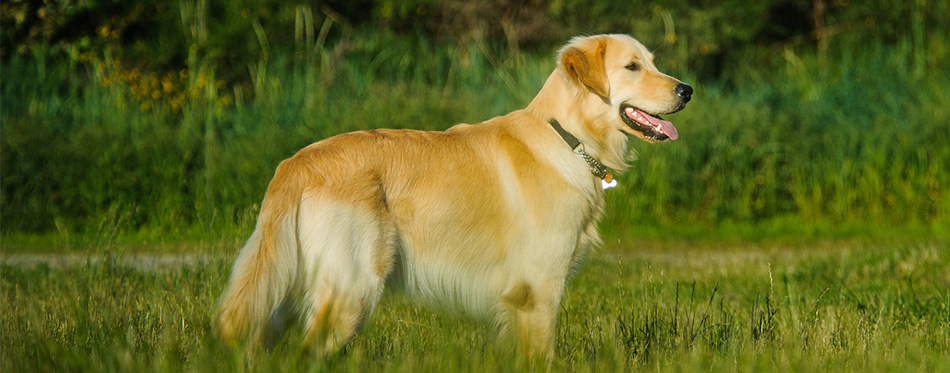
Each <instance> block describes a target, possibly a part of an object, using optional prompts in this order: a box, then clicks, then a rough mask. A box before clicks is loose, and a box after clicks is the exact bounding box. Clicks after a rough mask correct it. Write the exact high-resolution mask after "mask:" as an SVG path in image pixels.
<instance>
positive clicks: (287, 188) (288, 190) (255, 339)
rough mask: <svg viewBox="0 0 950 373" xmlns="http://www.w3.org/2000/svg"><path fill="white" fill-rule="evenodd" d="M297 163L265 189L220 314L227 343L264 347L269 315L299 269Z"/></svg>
mask: <svg viewBox="0 0 950 373" xmlns="http://www.w3.org/2000/svg"><path fill="white" fill-rule="evenodd" d="M299 172H300V169H299V168H295V167H294V166H293V159H290V160H287V161H284V162H283V163H281V165H280V166H279V167H278V168H277V172H276V174H275V175H274V179H273V180H271V182H270V185H269V186H268V187H267V193H266V195H265V196H264V202H263V203H262V205H261V213H260V216H259V217H258V220H257V227H256V228H255V229H254V233H253V234H252V235H251V238H250V239H248V241H247V243H246V244H245V245H244V248H243V249H242V250H241V254H240V255H239V256H238V259H237V261H236V262H235V263H234V268H233V270H232V272H231V278H230V280H228V285H227V288H226V289H225V291H224V294H223V295H222V297H221V299H220V301H219V303H218V311H217V314H216V320H217V325H216V326H217V327H216V330H215V331H216V333H217V335H218V337H219V338H221V339H222V340H224V341H226V342H230V341H233V340H234V339H236V338H242V337H250V341H249V342H250V343H252V344H256V343H259V342H261V340H262V338H263V337H264V334H265V331H266V328H267V324H268V322H269V320H270V317H271V315H272V314H273V313H274V311H275V310H276V309H277V307H278V306H280V303H281V302H282V301H283V299H284V297H285V296H286V295H287V292H288V290H289V289H290V286H291V283H292V282H293V279H294V276H295V272H296V267H297V263H296V261H297V232H296V228H297V210H298V208H299V206H300V198H301V194H302V192H303V187H304V177H303V175H300V174H299Z"/></svg>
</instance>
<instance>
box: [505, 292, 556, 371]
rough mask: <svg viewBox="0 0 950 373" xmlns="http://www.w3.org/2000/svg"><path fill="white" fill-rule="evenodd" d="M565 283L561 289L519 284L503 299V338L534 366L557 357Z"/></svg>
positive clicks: (506, 293)
mask: <svg viewBox="0 0 950 373" xmlns="http://www.w3.org/2000/svg"><path fill="white" fill-rule="evenodd" d="M562 288H563V281H561V282H560V283H559V284H558V286H553V287H552V286H537V285H535V286H532V285H529V284H528V283H527V282H519V283H517V284H515V285H514V286H512V287H510V288H509V289H508V290H507V291H506V292H505V293H504V295H503V296H502V299H501V303H502V309H503V311H502V312H501V315H499V316H500V320H498V321H499V326H500V329H499V336H500V338H501V339H502V340H506V341H508V343H516V344H517V345H518V348H519V350H520V351H521V353H522V354H523V356H525V357H526V358H528V360H529V362H530V363H531V365H535V363H536V362H538V361H542V362H545V363H546V362H549V361H550V360H551V359H552V358H553V357H554V335H555V328H556V323H557V307H558V304H559V303H560V300H561V293H562Z"/></svg>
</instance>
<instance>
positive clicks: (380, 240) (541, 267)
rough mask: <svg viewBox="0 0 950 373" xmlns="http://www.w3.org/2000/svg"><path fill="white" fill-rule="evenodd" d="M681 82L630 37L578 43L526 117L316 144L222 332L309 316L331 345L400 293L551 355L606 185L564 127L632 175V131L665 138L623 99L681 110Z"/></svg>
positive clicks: (244, 261)
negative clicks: (640, 124) (627, 111)
mask: <svg viewBox="0 0 950 373" xmlns="http://www.w3.org/2000/svg"><path fill="white" fill-rule="evenodd" d="M631 63H636V65H631ZM631 66H633V67H631ZM680 84H681V82H679V81H678V80H676V79H674V78H671V77H669V76H667V75H665V74H662V73H660V72H659V71H657V69H656V68H655V67H654V66H653V62H652V55H651V54H650V53H649V51H647V49H646V48H645V47H643V45H641V44H640V43H639V42H637V41H636V40H635V39H633V38H631V37H629V36H626V35H598V36H590V37H578V38H575V39H573V40H572V41H571V42H570V43H569V44H568V45H567V46H565V47H564V48H563V49H562V50H561V51H560V53H559V56H558V66H557V68H556V70H555V71H554V72H553V73H552V74H551V76H550V77H549V78H548V79H547V81H546V82H545V84H544V86H543V88H542V89H541V91H540V93H538V95H537V97H536V98H535V99H534V100H533V101H532V102H531V103H530V104H529V105H528V107H527V108H525V109H523V110H518V111H515V112H512V113H510V114H507V115H504V116H500V117H496V118H493V119H490V120H488V121H486V122H484V123H480V124H477V125H466V124H460V125H456V126H454V127H452V128H450V129H448V130H446V131H445V132H422V131H413V130H388V129H381V130H374V131H359V132H353V133H347V134H342V135H338V136H334V137H331V138H328V139H325V140H322V141H320V142H317V143H315V144H312V145H310V146H308V147H306V148H304V149H302V150H301V151H300V152H298V153H297V154H296V155H294V156H293V157H291V158H290V159H287V160H285V161H284V162H282V163H281V164H280V166H279V167H278V168H277V172H276V174H275V175H274V178H273V180H272V181H271V183H270V185H269V186H268V189H267V193H266V195H265V197H264V202H263V205H262V208H261V213H260V217H259V220H258V223H257V228H256V229H255V231H254V233H253V234H252V235H251V237H250V239H249V240H248V242H247V244H246V245H245V246H244V249H243V250H242V251H241V254H240V256H239V257H238V259H237V261H236V263H235V264H234V269H233V272H232V274H231V278H230V281H229V283H228V286H227V289H226V290H225V291H224V294H223V295H222V298H221V300H220V305H219V309H218V313H217V324H216V331H217V333H218V335H219V336H220V337H221V338H223V339H225V340H231V339H234V338H249V339H250V343H252V344H256V343H260V342H262V341H263V340H264V339H266V338H268V336H272V335H274V334H275V333H276V332H278V331H279V329H280V328H282V327H283V324H284V320H294V319H296V320H298V321H299V322H300V323H301V324H302V325H303V327H304V328H305V330H306V334H305V340H304V343H306V344H307V345H308V346H310V347H312V348H314V349H315V350H316V351H317V352H319V353H322V354H327V353H332V352H334V351H337V350H338V349H339V348H340V347H341V346H342V345H344V344H345V343H346V342H347V341H349V340H350V339H351V338H352V336H353V335H354V333H355V332H356V331H357V330H358V329H359V327H360V325H361V324H362V323H363V322H364V321H365V320H366V319H367V318H368V316H369V315H370V314H371V313H372V311H373V308H374V307H375V306H376V304H377V302H378V300H379V298H380V295H381V294H382V292H383V289H384V287H388V288H391V289H398V290H401V291H402V292H403V293H405V294H406V295H407V296H408V297H410V298H411V299H415V300H418V301H421V302H423V303H427V304H433V305H439V306H443V307H448V308H450V309H454V310H459V311H461V312H465V313H468V314H471V315H475V316H480V317H484V318H487V319H489V320H492V321H493V322H494V325H495V326H496V328H497V330H498V332H499V334H500V335H501V337H502V339H506V340H511V341H515V342H517V343H519V345H520V346H521V348H522V350H523V351H524V352H525V353H526V354H528V355H531V356H533V355H535V354H539V355H543V356H548V357H550V356H552V355H553V349H554V329H555V323H556V320H557V310H558V304H559V302H560V300H561V295H562V293H563V292H564V288H565V283H566V280H567V278H568V275H569V274H570V273H571V271H572V270H573V269H574V268H575V267H576V266H577V264H578V263H579V261H580V259H581V258H582V257H583V256H584V254H585V253H586V252H587V251H588V250H589V248H591V247H592V246H593V245H596V244H598V243H599V242H600V238H599V236H598V234H597V230H596V224H597V221H598V219H599V218H600V217H601V215H602V212H603V207H604V194H603V193H604V192H603V190H602V189H601V184H600V183H601V182H600V180H599V179H598V178H597V177H595V176H593V175H592V174H591V171H590V170H589V167H588V164H587V163H585V161H584V159H583V158H582V157H580V156H579V155H578V154H576V153H574V152H573V151H572V149H571V148H570V146H568V145H567V144H566V142H565V141H564V140H563V139H562V138H561V137H560V136H559V135H558V133H557V132H556V131H555V130H554V129H553V128H552V126H551V125H550V124H549V120H551V119H556V120H557V121H558V122H559V123H560V124H561V125H562V126H563V127H564V129H566V130H567V131H568V132H570V133H571V134H573V135H574V136H575V137H577V139H579V140H580V141H581V142H582V143H583V144H584V149H585V150H586V152H587V154H589V155H590V156H592V157H593V158H595V159H597V160H599V161H600V162H601V163H603V164H604V165H606V166H608V167H610V168H612V169H614V170H616V171H621V172H622V171H623V170H624V169H626V168H627V164H626V161H627V157H628V150H627V145H628V141H629V139H630V138H631V137H632V136H633V137H640V138H641V139H644V140H647V141H650V142H656V141H661V140H660V139H658V138H657V137H656V136H652V137H651V136H648V135H645V133H644V132H643V131H641V130H637V129H634V128H633V127H631V126H629V125H627V124H625V123H624V121H623V120H622V119H621V116H622V115H623V114H622V113H623V111H622V110H623V108H622V107H621V106H620V105H621V104H625V105H633V106H636V107H637V108H639V109H642V110H643V111H645V112H650V113H653V114H665V113H669V112H673V111H676V110H679V109H682V107H683V106H684V105H685V101H688V97H686V99H685V100H684V99H683V98H682V97H679V96H678V95H677V94H676V93H674V90H675V89H676V87H677V85H680ZM690 93H691V90H690Z"/></svg>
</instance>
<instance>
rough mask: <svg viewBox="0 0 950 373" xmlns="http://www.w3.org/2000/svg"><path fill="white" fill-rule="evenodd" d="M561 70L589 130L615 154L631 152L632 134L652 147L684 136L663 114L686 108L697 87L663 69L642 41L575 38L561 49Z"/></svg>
mask: <svg viewBox="0 0 950 373" xmlns="http://www.w3.org/2000/svg"><path fill="white" fill-rule="evenodd" d="M558 69H559V70H560V71H561V74H562V76H563V77H564V79H565V80H566V81H567V84H568V85H569V86H570V88H571V89H573V90H574V92H575V93H574V97H575V99H576V100H578V101H579V102H580V103H581V104H580V107H578V108H577V109H579V110H581V111H582V112H583V113H582V114H581V117H582V119H583V121H584V122H585V123H584V126H585V127H586V128H585V130H587V131H590V132H591V133H592V135H593V136H594V137H595V138H597V139H598V140H600V141H603V142H604V145H605V146H606V147H607V148H608V149H604V150H608V152H609V153H616V152H625V151H626V140H627V138H628V135H630V136H635V137H637V138H640V139H642V140H644V141H647V142H650V143H658V142H662V141H666V140H670V139H672V140H676V139H677V138H678V137H679V136H678V134H677V131H676V127H674V126H673V124H672V123H671V122H669V121H667V120H664V119H662V118H660V115H663V114H670V113H675V112H677V111H679V110H682V109H683V108H684V107H686V103H687V102H689V100H690V98H691V96H692V94H693V89H692V88H691V87H690V86H688V85H686V84H683V82H681V81H679V80H677V79H675V78H673V77H671V76H669V75H666V74H664V73H661V72H660V71H659V70H657V68H656V66H654V65H653V54H651V53H650V51H648V50H647V49H646V47H644V46H643V45H642V44H640V42H638V41H637V40H636V39H634V38H632V37H630V36H627V35H597V36H588V37H577V38H574V39H573V40H571V42H570V43H569V44H568V45H566V46H565V47H564V48H562V49H561V51H560V53H559V55H558ZM620 142H623V144H622V145H621V144H619V143H620ZM611 144H616V145H618V146H611ZM617 147H619V148H622V149H616V148H617Z"/></svg>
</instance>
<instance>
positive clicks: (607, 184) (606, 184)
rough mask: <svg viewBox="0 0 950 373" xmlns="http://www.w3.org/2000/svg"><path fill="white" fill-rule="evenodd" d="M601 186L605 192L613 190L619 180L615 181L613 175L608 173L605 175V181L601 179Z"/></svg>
mask: <svg viewBox="0 0 950 373" xmlns="http://www.w3.org/2000/svg"><path fill="white" fill-rule="evenodd" d="M600 186H602V187H603V188H604V190H607V189H610V188H613V187H615V186H617V180H614V175H611V174H610V173H609V172H608V173H607V174H606V175H604V178H603V179H600Z"/></svg>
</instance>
